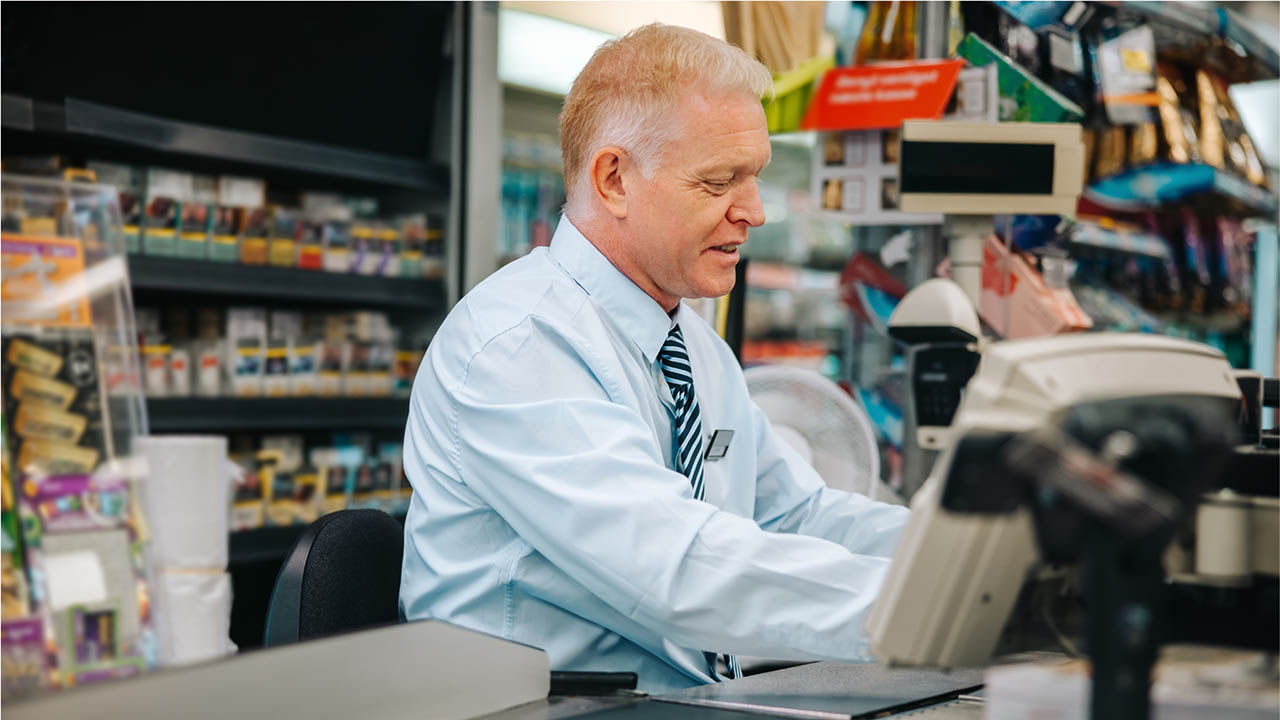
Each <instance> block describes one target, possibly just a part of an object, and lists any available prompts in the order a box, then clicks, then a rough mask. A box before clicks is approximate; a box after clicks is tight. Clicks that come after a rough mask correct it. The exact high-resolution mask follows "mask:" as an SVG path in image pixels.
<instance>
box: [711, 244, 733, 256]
mask: <svg viewBox="0 0 1280 720" xmlns="http://www.w3.org/2000/svg"><path fill="white" fill-rule="evenodd" d="M712 250H719V251H720V252H722V253H725V254H727V255H732V254H734V253H736V252H738V246H737V245H721V246H719V247H715V248H712Z"/></svg>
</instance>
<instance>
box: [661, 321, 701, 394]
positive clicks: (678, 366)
mask: <svg viewBox="0 0 1280 720" xmlns="http://www.w3.org/2000/svg"><path fill="white" fill-rule="evenodd" d="M658 363H659V364H660V365H661V366H662V374H663V376H664V377H666V379H667V383H668V384H670V385H671V386H672V387H680V386H684V385H690V384H692V383H693V368H692V367H690V365H689V352H688V351H687V350H685V347H684V336H683V335H681V333H680V326H679V325H673V326H672V327H671V332H669V333H667V341H666V342H665V343H663V344H662V350H660V351H659V352H658Z"/></svg>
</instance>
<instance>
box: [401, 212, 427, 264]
mask: <svg viewBox="0 0 1280 720" xmlns="http://www.w3.org/2000/svg"><path fill="white" fill-rule="evenodd" d="M400 237H401V246H400V274H401V275H403V276H405V277H411V278H419V277H423V275H424V274H425V273H424V272H423V253H424V252H425V251H426V247H427V216H426V215H422V214H418V215H410V216H408V217H405V218H402V219H401V220H400Z"/></svg>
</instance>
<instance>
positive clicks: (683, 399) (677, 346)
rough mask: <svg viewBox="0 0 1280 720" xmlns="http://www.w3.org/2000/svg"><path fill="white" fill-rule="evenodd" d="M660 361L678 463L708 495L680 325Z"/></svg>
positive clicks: (731, 662) (733, 662) (712, 659)
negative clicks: (673, 406)
mask: <svg viewBox="0 0 1280 720" xmlns="http://www.w3.org/2000/svg"><path fill="white" fill-rule="evenodd" d="M658 365H659V367H661V368H662V375H663V377H665V378H666V380H667V385H668V386H669V387H670V388H671V399H672V400H674V401H675V404H676V410H675V422H674V423H672V436H673V448H674V450H675V452H674V456H675V466H676V469H677V470H679V471H680V472H682V473H684V475H685V477H687V478H689V483H690V484H692V485H693V496H694V497H695V498H697V499H699V500H702V499H703V498H704V496H705V495H706V488H705V487H704V486H703V483H702V415H701V414H700V413H699V412H698V398H697V396H696V395H694V392H693V366H692V365H691V364H690V362H689V352H688V350H686V349H685V346H684V336H683V335H682V334H681V333H680V326H679V325H672V326H671V332H669V333H667V341H666V342H665V343H663V344H662V350H660V351H659V352H658ZM705 654H706V656H707V664H708V665H709V666H710V668H711V676H712V677H714V678H716V679H717V680H718V679H719V678H720V674H719V673H718V672H716V655H715V653H710V652H708V653H705ZM724 659H725V663H726V664H727V665H728V667H729V677H731V678H740V677H742V669H741V668H740V667H738V659H737V658H736V657H734V656H733V655H725V656H724Z"/></svg>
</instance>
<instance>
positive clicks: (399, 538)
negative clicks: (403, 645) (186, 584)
mask: <svg viewBox="0 0 1280 720" xmlns="http://www.w3.org/2000/svg"><path fill="white" fill-rule="evenodd" d="M403 555H404V529H403V528H402V527H401V526H400V523H399V522H397V521H396V520H395V519H394V518H392V517H391V516H390V515H388V514H386V513H384V512H382V511H380V510H340V511H338V512H334V513H330V514H328V515H325V516H323V517H321V518H320V519H319V520H316V521H315V522H313V523H311V525H310V526H308V527H307V529H306V531H304V532H303V533H302V537H300V538H298V542H297V543H295V544H294V546H293V549H292V550H290V551H289V557H288V558H287V559H286V560H285V563H284V566H283V567H281V568H280V574H279V575H278V576H277V577H276V585H275V589H274V590H273V591H272V593H271V604H270V606H269V607H268V610H267V630H266V637H265V638H264V644H265V645H267V646H268V647H270V646H273V645H283V644H285V643H291V642H297V641H299V640H307V639H309V638H313V637H319V636H322V635H332V634H334V633H340V632H347V631H350V630H356V629H359V628H364V627H370V626H374V625H385V624H390V623H394V622H397V621H398V620H399V615H400V612H399V596H400V561H401V558H402V557H403Z"/></svg>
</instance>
